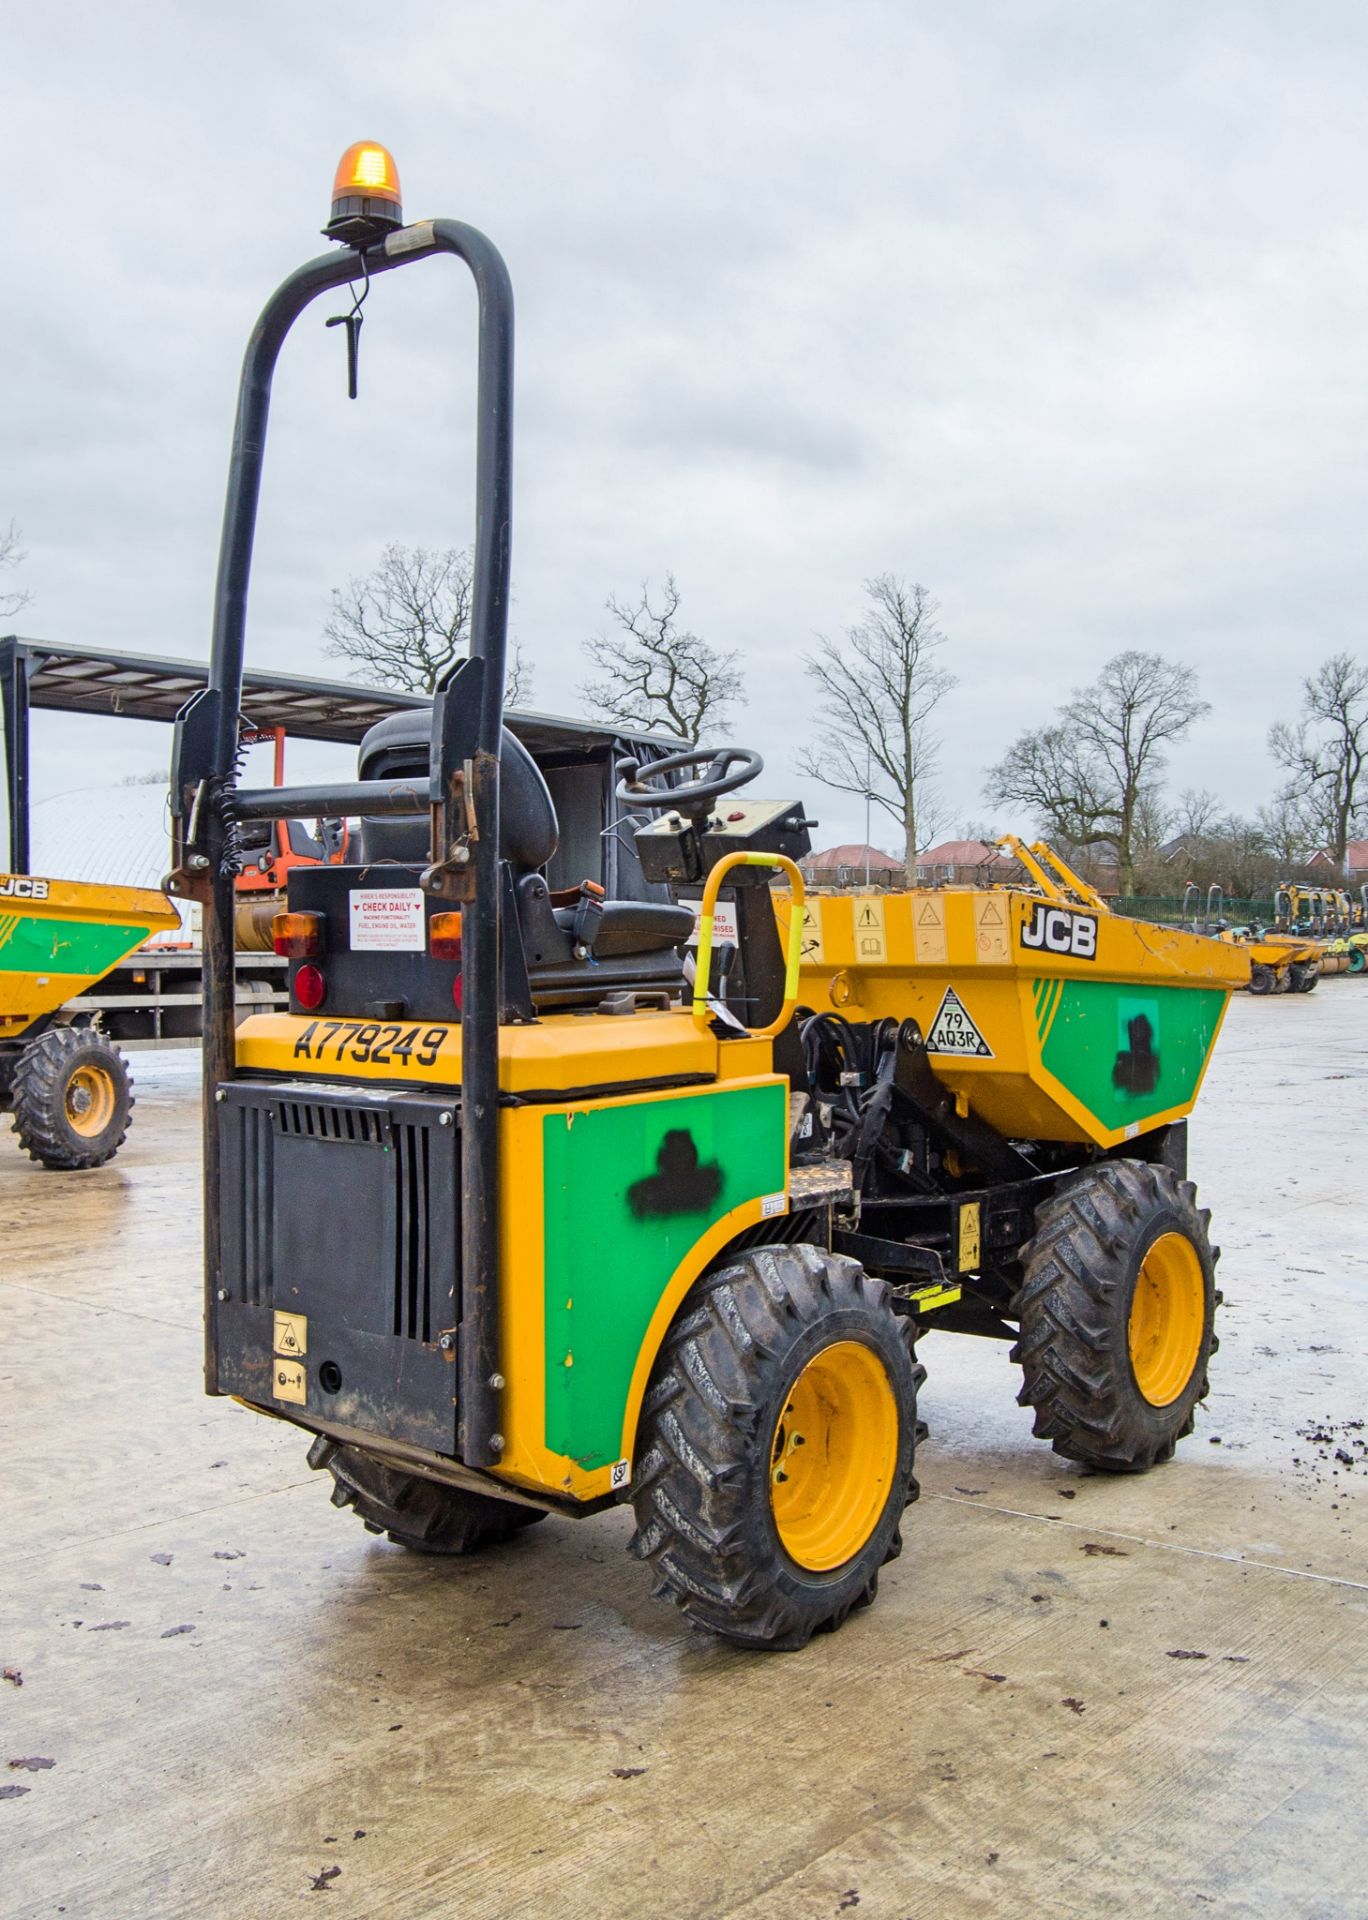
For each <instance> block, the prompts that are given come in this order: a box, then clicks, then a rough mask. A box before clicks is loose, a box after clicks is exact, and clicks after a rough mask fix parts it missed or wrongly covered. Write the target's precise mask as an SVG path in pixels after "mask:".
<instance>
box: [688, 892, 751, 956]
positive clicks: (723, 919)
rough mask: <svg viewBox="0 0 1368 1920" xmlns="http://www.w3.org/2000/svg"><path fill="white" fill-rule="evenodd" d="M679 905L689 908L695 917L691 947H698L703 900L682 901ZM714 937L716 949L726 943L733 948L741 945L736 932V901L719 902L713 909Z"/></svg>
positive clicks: (690, 939) (690, 938)
mask: <svg viewBox="0 0 1368 1920" xmlns="http://www.w3.org/2000/svg"><path fill="white" fill-rule="evenodd" d="M679 904H680V906H681V907H687V908H688V909H689V911H690V913H691V914H692V915H693V917H694V924H693V932H692V933H691V934H690V935H689V945H690V946H691V947H696V946H697V945H698V916H699V914H700V913H701V911H702V908H703V902H702V901H701V900H681V901H680V903H679ZM712 937H713V945H714V946H715V947H720V946H722V945H723V944H724V943H726V944H727V945H729V946H733V947H736V946H739V945H740V944H741V942H740V937H739V935H738V934H737V931H736V902H735V901H734V900H719V901H718V903H717V905H716V906H715V907H714V908H713V935H712Z"/></svg>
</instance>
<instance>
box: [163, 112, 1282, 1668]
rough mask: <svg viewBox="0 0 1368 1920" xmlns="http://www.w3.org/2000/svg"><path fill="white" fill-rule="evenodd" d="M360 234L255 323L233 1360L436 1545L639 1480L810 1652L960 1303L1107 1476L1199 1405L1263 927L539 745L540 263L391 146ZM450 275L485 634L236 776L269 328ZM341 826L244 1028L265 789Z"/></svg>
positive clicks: (218, 920) (664, 1587)
mask: <svg viewBox="0 0 1368 1920" xmlns="http://www.w3.org/2000/svg"><path fill="white" fill-rule="evenodd" d="M328 231H329V234H330V235H331V237H332V238H334V239H335V240H337V241H338V242H340V243H341V245H340V250H338V251H336V252H333V253H331V254H327V255H325V256H323V257H322V258H319V259H316V260H313V261H311V262H310V263H308V264H307V265H305V266H304V267H302V268H300V269H299V270H298V271H297V272H296V273H294V274H293V275H291V276H290V278H288V279H287V280H286V281H285V282H284V283H283V285H282V286H281V287H280V289H279V290H278V291H277V292H276V294H275V295H274V296H273V297H272V298H271V300H270V301H269V302H268V304H267V306H266V308H265V310H264V312H263V313H262V315H261V317H260V320H259V322H258V324H257V326H256V328H255V329H254V331H253V333H252V336H251V341H250V344H249V347H248V351H247V358H246V363H245V365H244V368H243V375H242V386H241V396H240V403H239V414H238V424H237V430H236V433H235V438H234V443H233V456H232V465H231V469H230V477H229V486H228V499H227V507H226V513H225V520H224V530H223V544H222V549H221V558H220V571H219V584H218V592H217V598H216V607H215V622H214V635H213V650H212V662H211V672H210V679H209V685H208V687H207V688H206V690H205V691H204V692H202V693H201V694H199V695H197V696H196V697H195V698H194V699H193V700H192V701H191V702H190V703H189V705H188V706H187V707H186V708H185V710H184V711H183V713H182V716H181V719H180V721H179V723H178V729H177V746H176V752H175V759H174V763H173V772H172V782H171V786H172V807H173V813H174V816H175V822H176V856H175V858H176V867H175V872H174V874H173V876H172V885H173V886H174V888H175V889H176V890H177V891H179V892H181V893H183V894H191V893H193V894H195V895H196V896H197V897H198V898H199V899H200V900H201V901H202V902H203V904H204V908H205V915H204V953H205V978H206V1005H205V1140H204V1145H205V1220H206V1249H205V1255H206V1258H205V1321H206V1366H207V1382H208V1388H209V1391H210V1392H212V1393H222V1394H232V1395H235V1396H237V1397H238V1398H239V1399H240V1400H242V1401H244V1402H246V1403H247V1404H249V1405H251V1406H253V1407H255V1408H257V1409H258V1410H259V1411H261V1412H263V1413H267V1414H271V1415H274V1416H275V1417H277V1418H279V1419H282V1420H286V1421H290V1422H293V1423H294V1424H295V1425H296V1426H298V1427H299V1428H301V1429H302V1430H303V1431H304V1432H306V1433H308V1434H310V1435H311V1436H312V1439H313V1444H312V1447H311V1450H310V1454H309V1458H310V1460H311V1462H312V1463H313V1464H314V1465H315V1466H316V1467H319V1468H321V1469H323V1470H324V1471H326V1473H327V1474H328V1475H329V1476H330V1478H331V1480H332V1482H333V1488H334V1491H333V1497H334V1499H335V1500H336V1501H337V1503H338V1504H340V1505H344V1506H351V1507H353V1508H354V1509H355V1511H356V1512H357V1513H358V1514H359V1515H360V1517H361V1518H362V1519H363V1520H364V1521H365V1523H366V1524H367V1526H368V1527H370V1528H371V1529H372V1530H373V1531H376V1532H383V1533H385V1534H388V1536H389V1537H390V1539H391V1540H394V1541H397V1542H398V1543H400V1544H401V1545H403V1546H405V1547H408V1548H411V1549H415V1550H417V1551H422V1552H429V1553H448V1554H459V1553H466V1552H469V1551H471V1550H473V1549H475V1548H478V1547H480V1546H483V1545H486V1544H488V1543H490V1542H493V1541H501V1540H506V1539H508V1538H509V1537H510V1536H512V1535H513V1534H515V1533H517V1532H518V1531H519V1530H520V1529H522V1528H524V1527H526V1526H527V1525H528V1524H529V1523H530V1522H532V1521H536V1520H538V1519H540V1518H541V1517H542V1516H543V1515H545V1514H546V1513H554V1514H558V1515H562V1516H565V1517H575V1518H579V1517H584V1516H586V1515H591V1514H594V1513H596V1512H598V1511H599V1510H601V1509H603V1508H606V1507H609V1506H612V1505H614V1504H617V1503H627V1502H630V1504H631V1505H632V1507H633V1509H634V1512H635V1517H636V1531H635V1534H634V1536H633V1541H632V1548H633V1551H634V1553H635V1554H636V1555H637V1556H639V1557H640V1558H641V1559H642V1560H644V1561H646V1562H647V1563H648V1564H649V1566H650V1567H651V1569H652V1571H653V1573H654V1576H655V1580H656V1585H657V1591H658V1592H659V1593H661V1594H662V1595H664V1596H665V1597H666V1598H668V1599H670V1600H672V1601H673V1602H674V1603H675V1604H676V1605H677V1606H679V1607H680V1608H681V1609H682V1610H683V1612H684V1613H685V1614H686V1615H687V1616H688V1617H689V1619H690V1620H692V1621H694V1622H695V1623H697V1624H698V1625H699V1626H701V1627H704V1628H707V1629H710V1630H711V1631H712V1632H714V1633H717V1634H721V1635H723V1636H724V1637H726V1638H728V1639H731V1640H734V1641H737V1642H740V1643H742V1644H745V1645H748V1646H754V1647H770V1648H793V1647H800V1646H802V1645H803V1644H804V1643H805V1642H806V1641H807V1640H808V1638H809V1637H810V1636H811V1634H812V1633H813V1632H814V1631H815V1630H817V1629H818V1628H824V1627H826V1628H829V1627H834V1626H838V1625H839V1624H840V1623H841V1621H842V1620H844V1619H845V1617H846V1616H847V1615H848V1614H849V1613H850V1612H851V1611H852V1609H855V1608H858V1607H861V1606H863V1605H865V1604H866V1603H867V1602H869V1601H870V1600H872V1599H873V1597H874V1594H875V1590H876V1587H877V1584H878V1579H879V1573H880V1569H881V1567H882V1566H883V1565H884V1564H885V1563H886V1562H887V1561H889V1560H891V1559H892V1558H893V1557H894V1555H896V1554H897V1552H898V1551H899V1548H900V1544H901V1532H900V1529H901V1526H902V1522H903V1516H904V1511H905V1509H906V1507H907V1505H908V1503H909V1501H910V1500H912V1499H913V1498H914V1497H915V1494H916V1490H917V1483H916V1479H915V1477H914V1460H915V1451H916V1446H917V1443H918V1439H919V1437H920V1434H921V1431H922V1430H921V1427H920V1425H919V1421H918V1415H917V1392H918V1387H919V1385H920V1383H921V1380H922V1378H923V1370H922V1368H921V1366H920V1365H919V1364H918V1362H917V1359H916V1342H917V1338H918V1335H919V1334H920V1333H921V1331H922V1330H923V1329H924V1328H925V1327H927V1326H931V1325H937V1324H939V1325H942V1326H946V1327H949V1328H952V1329H957V1330H959V1331H961V1332H964V1333H969V1334H978V1335H984V1336H988V1337H992V1338H1006V1339H1009V1340H1011V1341H1012V1342H1013V1343H1014V1351H1015V1353H1016V1356H1017V1358H1018V1360H1019V1363H1020V1366H1021V1370H1022V1389H1021V1395H1020V1397H1021V1398H1022V1400H1023V1401H1025V1402H1026V1404H1028V1405H1029V1406H1030V1407H1031V1408H1032V1409H1033V1412H1034V1417H1035V1426H1036V1432H1037V1433H1038V1434H1040V1435H1042V1436H1043V1437H1046V1438H1048V1439H1049V1440H1050V1441H1051V1442H1052V1443H1053V1445H1054V1446H1055V1448H1056V1449H1057V1450H1058V1451H1059V1452H1060V1453H1062V1454H1064V1455H1066V1456H1067V1457H1069V1458H1070V1459H1073V1460H1078V1461H1081V1462H1085V1463H1087V1464H1089V1465H1092V1466H1095V1467H1099V1468H1104V1469H1109V1470H1115V1471H1122V1472H1125V1471H1133V1470H1137V1469H1141V1468H1145V1467H1149V1466H1151V1465H1152V1464H1154V1463H1155V1462H1156V1461H1160V1460H1165V1459H1167V1458H1168V1457H1169V1455H1170V1454H1171V1453H1172V1451H1173V1448H1174V1445H1175V1442H1176V1441H1177V1440H1178V1439H1179V1438H1180V1437H1181V1436H1182V1435H1183V1434H1185V1433H1187V1432H1188V1431H1189V1430H1190V1429H1191V1426H1192V1423H1193V1412H1194V1408H1195V1406H1196V1403H1197V1402H1198V1400H1199V1399H1200V1398H1201V1397H1202V1395H1203V1394H1204V1393H1205V1392H1206V1389H1207V1364H1208V1360H1209V1358H1210V1356H1211V1354H1212V1353H1213V1352H1214V1350H1215V1345H1216V1341H1215V1335H1214V1315H1215V1309H1216V1304H1217V1294H1216V1289H1215V1284H1214V1264H1215V1258H1216V1256H1215V1252H1214V1250H1213V1249H1212V1247H1211V1245H1210V1243H1209V1239H1208V1233H1207V1215H1206V1214H1205V1213H1204V1212H1203V1211H1202V1210H1200V1209H1199V1207H1198V1205H1197V1201H1196V1195H1195V1190H1194V1188H1193V1186H1192V1183H1191V1182H1190V1181H1189V1180H1188V1178H1187V1174H1186V1124H1185V1121H1186V1115H1187V1114H1188V1112H1189V1111H1190V1109H1191V1107H1192V1105H1193V1103H1194V1101H1195V1100H1196V1097H1197V1092H1198V1088H1199V1086H1200V1084H1201V1079H1202V1075H1203V1072H1204V1070H1205V1067H1206V1064H1207V1060H1208V1058H1209V1056H1210V1053H1211V1049H1212V1046H1213V1044H1214V1042H1215V1039H1216V1036H1217V1033H1218V1031H1219V1028H1220V1025H1221V1020H1222V1017H1223V1014H1224V1012H1225V1008H1226V1004H1227V1001H1228V998H1229V995H1230V992H1231V990H1232V989H1233V988H1234V987H1235V986H1237V985H1239V984H1241V983H1242V982H1243V980H1244V979H1245V978H1246V977H1247V969H1248V961H1247V959H1246V957H1245V956H1244V955H1243V954H1242V953H1241V952H1240V951H1239V950H1238V949H1236V948H1234V947H1230V946H1227V945H1223V944H1221V943H1220V942H1217V941H1214V940H1208V939H1203V938H1201V937H1199V936H1196V935H1193V934H1190V933H1186V932H1180V931H1173V930H1169V929H1160V928H1154V927H1147V926H1144V925H1142V924H1139V923H1136V922H1131V921H1127V920H1124V919H1122V918H1121V917H1119V916H1114V915H1112V914H1110V913H1108V912H1107V910H1106V908H1105V906H1104V905H1103V904H1102V902H1101V901H1099V900H1098V899H1097V898H1096V897H1095V896H1094V895H1092V894H1091V893H1089V892H1088V891H1087V889H1086V888H1084V887H1083V886H1082V884H1081V883H1080V882H1078V881H1077V880H1076V879H1075V877H1074V876H1072V875H1071V874H1069V873H1068V872H1067V870H1066V869H1064V868H1062V867H1061V866H1059V865H1058V864H1057V863H1056V864H1054V865H1051V863H1050V860H1049V856H1048V854H1047V852H1046V851H1045V850H1043V849H1035V850H1031V849H1022V851H1021V857H1022V858H1023V859H1024V860H1025V862H1026V867H1027V872H1028V876H1029V877H1028V878H1027V879H1025V880H1024V881H1023V882H1022V884H1021V885H1020V886H1016V887H1008V888H1000V889H979V890H967V891H964V892H934V891H915V892H909V893H904V894H882V895H879V894H872V893H871V894H869V895H854V896H850V895H843V896H829V897H818V896H813V895H809V894H807V892H806V890H805V888H804V886H803V882H802V879H801V875H800V872H799V868H798V866H797V862H798V860H800V859H801V858H802V856H803V855H804V854H805V853H806V852H807V851H808V849H809V845H810V842H809V827H810V826H811V824H812V823H811V822H809V821H808V820H807V819H806V818H805V817H804V813H803V810H802V807H801V805H799V804H798V803H797V802H795V801H792V800H788V799H782V800H777V801H767V800H763V799H756V798H754V797H752V791H751V788H750V783H751V782H752V781H753V780H754V779H755V777H756V776H757V775H758V774H759V773H760V771H761V763H760V760H759V757H758V756H757V755H755V754H753V753H749V752H746V751H744V750H742V749H739V748H731V747H721V748H718V749H713V748H696V749H695V748H685V749H683V750H681V751H679V752H672V751H670V750H669V747H668V745H667V746H665V747H663V748H662V746H660V745H659V744H655V745H653V744H652V743H650V742H637V743H633V744H632V751H631V754H630V758H629V759H628V760H627V762H626V764H623V762H622V756H621V749H620V747H619V745H618V743H617V742H616V741H615V740H614V738H613V732H612V729H611V728H610V729H602V728H599V729H595V728H594V727H592V726H585V725H583V724H580V725H575V724H573V723H569V724H562V723H558V722H554V721H547V722H540V721H539V722H537V723H535V724H532V725H522V726H520V728H519V731H518V733H516V734H515V732H514V731H512V730H511V729H509V728H505V726H504V724H503V722H504V710H503V685H504V662H505V652H506V627H507V614H508V591H509V564H510V552H509V526H510V499H511V461H512V411H511V409H512V294H511V290H510V287H509V282H508V277H507V273H506V270H505V268H504V265H503V262H502V260H501V258H500V256H499V254H498V253H497V251H496V250H495V248H494V247H493V246H492V245H491V243H490V242H489V241H488V240H487V239H486V238H485V237H484V236H483V235H482V234H480V233H478V232H476V231H475V230H474V229H473V228H470V227H468V226H465V225H463V224H462V223H460V222H458V221H454V220H426V221H420V222H418V223H417V224H414V225H405V224H404V223H403V216H402V213H401V211H400V207H399V193H398V183H397V180H396V179H395V177H394V170H393V163H392V161H391V160H390V157H389V156H388V154H387V153H386V152H385V151H384V149H383V148H379V147H375V146H373V145H366V144H364V143H363V144H362V145H361V146H360V147H358V148H354V149H352V150H351V151H350V152H349V153H348V154H347V156H345V158H344V162H343V166H342V168H341V169H340V170H339V174H338V178H337V181H336V184H335V189H334V204H333V217H332V220H331V221H330V223H329V228H328ZM439 258H455V259H457V260H460V261H463V262H464V263H465V264H466V265H467V266H468V267H469V268H470V270H471V272H472V274H473V277H474V280H475V284H476V288H477V291H478V295H479V302H480V344H479V386H478V395H477V418H478V440H477V472H476V531H475V588H474V610H473V619H472V641H471V654H470V658H469V659H468V660H467V661H464V662H462V663H461V664H460V665H459V666H458V667H457V668H456V669H455V670H454V671H453V672H452V673H450V675H449V676H448V677H447V679H446V681H445V683H444V684H443V685H442V686H441V687H440V689H439V690H438V693H437V696H436V698H435V700H434V703H433V708H432V712H431V714H430V715H426V714H406V715H399V716H395V717H394V718H393V719H391V720H388V721H385V722H382V723H381V725H380V726H379V727H377V728H375V729H373V731H372V733H371V734H370V735H369V736H368V738H367V739H366V740H365V741H364V742H363V743H362V747H361V763H360V766H359V768H358V779H357V781H356V782H354V783H352V784H349V785H345V786H337V787H329V788H321V787H318V788H296V789H291V788H277V789H260V790H254V791H247V790H244V789H243V788H241V787H240V786H239V785H238V783H237V779H236V774H235V767H236V764H237V749H238V726H239V720H238V716H239V708H240V698H239V689H240V685H241V677H242V671H243V646H244V630H245V619H246V606H247V593H248V574H249V562H250V554H251V547H252V535H253V528H254V522H255V514H256V503H257V498H258V493H259V486H260V479H261V470H262V462H263V458H264V447H265V440H266V426H267V410H268V405H269V396H270V385H271V374H272V370H273V367H274V364H275V360H276V356H277V354H278V352H279V350H280V347H281V344H282V342H283V340H284V338H285V336H286V334H287V332H288V330H289V327H290V325H291V323H292V322H293V321H294V320H295V319H296V318H297V317H298V316H299V315H300V314H301V313H302V312H303V311H304V310H305V309H306V308H307V307H308V306H309V305H310V304H311V303H312V302H313V301H314V300H316V299H317V298H318V297H319V296H321V295H323V294H325V293H328V292H330V291H335V290H339V289H342V288H344V287H345V286H347V285H348V284H349V283H352V282H359V281H361V280H363V279H365V280H368V281H370V282H374V281H377V280H379V279H380V278H381V277H382V276H383V275H385V274H387V273H389V272H390V271H392V270H393V269H395V268H397V267H401V266H404V267H406V266H410V265H414V264H416V263H418V262H421V261H425V260H432V259H439ZM353 372H354V366H353ZM320 813H326V814H329V815H333V816H346V817H358V818H359V819H360V821H361V825H360V828H359V831H358V834H357V836H356V837H355V840H354V841H353V843H352V844H351V846H350V847H349V864H347V865H343V866H320V867H314V868H309V869H304V868H298V869H296V870H295V871H294V872H292V873H291V875H290V877H289V899H288V906H287V909H286V910H284V911H282V912H281V913H280V914H279V916H278V917H277V919H276V922H275V927H274V938H275V942H276V945H277V949H278V950H279V951H280V952H282V953H284V954H286V955H287V956H288V957H289V960H290V968H289V977H290V994H291V1004H290V1010H289V1012H288V1013H284V1014H265V1015H257V1016H254V1017H252V1018H250V1019H248V1020H247V1021H246V1022H245V1023H244V1024H243V1025H242V1027H241V1028H240V1029H239V1030H238V1032H237V1033H236V1035H235V1033H234V1028H233V993H232V984H233V940H232V930H233V897H232V895H233V874H234V867H235V865H236V862H237V858H238V846H237V832H238V823H239V822H242V821H259V820H262V819H270V818H276V817H282V816H291V815H294V816H299V817H306V818H307V817H313V816H315V815H317V814H320ZM776 878H778V879H780V881H781V884H780V885H779V887H778V888H777V889H776V886H775V884H774V883H775V881H776ZM695 927H696V928H697V931H696V933H695ZM529 1577H535V1576H534V1575H532V1574H531V1571H530V1568H529ZM453 1604H455V1602H454V1601H453Z"/></svg>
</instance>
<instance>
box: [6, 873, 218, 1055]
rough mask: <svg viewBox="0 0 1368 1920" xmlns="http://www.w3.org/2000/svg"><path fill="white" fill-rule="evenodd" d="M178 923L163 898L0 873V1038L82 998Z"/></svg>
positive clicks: (145, 889) (130, 889) (136, 890)
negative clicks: (152, 936) (153, 937)
mask: <svg viewBox="0 0 1368 1920" xmlns="http://www.w3.org/2000/svg"><path fill="white" fill-rule="evenodd" d="M179 924H180V916H179V915H178V914H177V912H176V909H175V908H174V907H173V906H172V905H171V903H170V902H169V901H168V900H167V899H166V897H165V895H164V894H160V893H156V892H154V891H152V889H150V888H148V887H107V886H100V885H97V884H94V883H92V882H86V881H84V880H47V879H43V878H42V877H40V876H39V875H36V874H27V873H0V1039H2V1038H6V1037H12V1036H14V1035H16V1034H20V1033H22V1032H23V1031H24V1029H25V1028H26V1027H30V1026H32V1024H33V1022H34V1021H35V1020H38V1019H40V1018H41V1017H42V1016H43V1015H44V1014H46V1013H55V1012H56V1010H57V1008H58V1007H60V1006H63V1005H64V1004H65V1003H66V1002H67V1001H68V1000H72V999H74V998H75V997H76V996H77V994H80V993H84V992H85V990H86V989H87V987H90V986H93V985H94V983H95V982H96V981H97V980H100V979H102V978H103V977H104V975H105V974H107V973H108V972H109V971H110V970H111V968H113V967H117V966H118V964H119V962H120V961H121V960H125V959H127V957H128V955H129V954H130V953H133V952H134V951H135V950H136V949H137V948H138V947H140V946H141V945H142V944H143V942H144V940H146V939H147V938H148V936H149V935H150V934H153V933H159V932H163V931H165V930H168V929H170V928H171V927H175V926H178V925H179Z"/></svg>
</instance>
